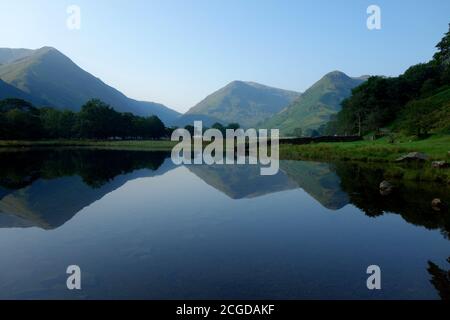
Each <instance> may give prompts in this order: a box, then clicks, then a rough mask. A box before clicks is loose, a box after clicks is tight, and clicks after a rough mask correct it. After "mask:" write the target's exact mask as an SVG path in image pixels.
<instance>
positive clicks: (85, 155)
mask: <svg viewBox="0 0 450 320" xmlns="http://www.w3.org/2000/svg"><path fill="white" fill-rule="evenodd" d="M169 156H170V154H169V153H168V152H144V151H118V150H95V151H93V150H89V149H43V150H28V151H21V152H5V151H3V152H2V153H1V156H0V227H3V228H6V227H30V226H37V227H41V228H44V229H53V228H57V227H58V226H61V225H62V224H64V223H65V222H66V221H68V220H69V219H71V218H72V217H73V216H74V215H75V214H76V213H77V212H78V211H80V210H81V209H82V208H84V207H86V206H88V205H89V204H91V203H93V202H95V201H97V200H99V199H101V198H102V197H104V196H105V195H106V194H108V193H110V192H112V191H113V190H116V189H118V188H119V187H121V186H122V185H124V184H125V183H126V182H127V181H130V180H134V179H137V178H140V177H151V176H156V175H162V174H164V173H166V172H168V171H170V170H172V169H174V168H175V166H174V165H173V163H172V162H171V161H170V158H169ZM187 167H188V169H189V171H190V172H192V173H193V174H195V175H196V176H197V177H199V178H200V179H202V180H203V181H204V182H205V183H207V184H208V185H210V186H212V187H214V188H215V189H216V190H218V191H220V192H222V193H224V194H226V195H227V196H228V197H230V198H231V199H245V198H255V197H261V196H264V195H268V194H271V193H276V192H282V191H287V190H293V189H296V188H301V189H303V190H304V191H305V192H307V193H308V194H309V195H310V196H312V197H313V198H314V199H315V200H316V201H318V203H320V204H321V205H322V206H323V207H325V208H327V209H330V210H339V209H341V208H343V207H345V206H346V205H347V204H353V205H355V206H356V207H358V208H359V209H361V210H362V211H363V212H364V213H365V214H366V215H367V216H370V217H376V216H380V215H383V214H384V213H386V212H389V213H397V214H400V215H401V216H402V217H403V218H404V219H405V220H406V221H408V222H409V223H412V224H414V225H419V226H424V227H426V228H428V229H440V230H441V231H442V233H443V234H444V235H445V236H446V237H448V236H449V231H450V219H449V218H450V216H449V214H448V212H439V213H437V212H435V211H434V210H432V208H431V206H430V203H431V200H432V199H434V198H441V199H443V200H444V202H447V203H448V202H449V200H450V199H449V194H450V189H449V188H448V187H446V186H442V185H439V184H432V183H416V182H404V181H403V182H402V181H398V182H396V188H395V189H394V192H393V193H392V194H390V195H389V196H382V195H381V194H380V192H379V189H378V186H379V183H380V181H382V180H383V171H384V169H383V168H381V167H377V166H373V165H372V166H370V165H367V164H365V165H362V164H354V163H344V162H342V163H334V164H328V163H319V162H310V161H291V160H282V161H281V163H280V168H281V170H280V171H279V173H278V174H276V175H274V176H261V175H260V168H259V166H251V165H234V166H229V165H212V166H207V165H190V166H187Z"/></svg>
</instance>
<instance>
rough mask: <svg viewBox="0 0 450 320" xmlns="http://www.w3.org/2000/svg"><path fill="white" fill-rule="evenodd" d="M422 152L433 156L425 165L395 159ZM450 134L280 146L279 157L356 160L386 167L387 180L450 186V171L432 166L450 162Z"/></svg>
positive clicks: (384, 169)
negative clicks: (401, 138) (424, 137)
mask: <svg viewBox="0 0 450 320" xmlns="http://www.w3.org/2000/svg"><path fill="white" fill-rule="evenodd" d="M414 151H417V152H422V153H425V154H427V155H428V156H429V157H430V160H429V161H427V162H425V163H423V164H422V163H413V164H404V163H397V162H396V161H395V160H396V159H398V158H399V157H400V156H402V155H404V154H406V153H409V152H414ZM449 151H450V135H442V136H432V137H430V138H428V139H423V140H411V139H410V138H404V140H403V141H397V142H396V143H389V142H388V140H387V139H380V140H376V141H357V142H338V143H317V144H308V145H289V144H287V145H281V146H280V158H281V159H292V160H319V161H320V160H321V161H355V162H365V163H372V164H373V165H378V166H381V167H382V168H383V171H384V175H385V177H386V178H395V179H403V180H414V181H437V182H443V183H447V184H450V169H448V168H447V169H435V168H432V167H431V163H430V162H431V161H433V160H446V161H449V160H450V154H449Z"/></svg>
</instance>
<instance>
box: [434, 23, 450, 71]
mask: <svg viewBox="0 0 450 320" xmlns="http://www.w3.org/2000/svg"><path fill="white" fill-rule="evenodd" d="M436 48H437V49H438V51H437V52H436V53H435V54H434V56H433V59H434V60H435V61H436V62H437V63H438V64H440V65H443V66H446V67H448V66H449V65H450V24H449V31H448V32H447V33H446V34H445V35H444V37H443V38H442V40H441V41H440V42H439V43H438V44H437V45H436Z"/></svg>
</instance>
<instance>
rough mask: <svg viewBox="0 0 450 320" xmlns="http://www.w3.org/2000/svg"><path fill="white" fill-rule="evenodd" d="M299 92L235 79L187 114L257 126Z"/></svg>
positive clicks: (283, 106) (244, 125)
mask: <svg viewBox="0 0 450 320" xmlns="http://www.w3.org/2000/svg"><path fill="white" fill-rule="evenodd" d="M299 95H300V94H299V93H298V92H294V91H287V90H282V89H277V88H272V87H268V86H265V85H261V84H258V83H254V82H244V81H233V82H231V83H230V84H228V85H227V86H225V87H224V88H222V89H220V90H218V91H216V92H214V93H213V94H211V95H209V96H208V97H206V98H205V99H204V100H203V101H201V102H200V103H198V104H197V105H196V106H195V107H193V108H191V109H190V110H189V111H188V112H187V113H186V116H191V117H192V115H203V116H208V117H211V118H213V119H218V120H219V121H220V122H222V123H224V124H228V123H236V122H237V123H239V124H240V125H241V126H242V127H254V126H255V125H256V124H257V123H259V122H261V121H263V120H264V119H266V118H268V117H271V116H273V115H274V114H276V113H277V112H279V111H281V110H282V109H283V108H285V107H287V106H288V105H289V104H290V103H292V102H293V101H294V100H295V99H296V98H298V97H299Z"/></svg>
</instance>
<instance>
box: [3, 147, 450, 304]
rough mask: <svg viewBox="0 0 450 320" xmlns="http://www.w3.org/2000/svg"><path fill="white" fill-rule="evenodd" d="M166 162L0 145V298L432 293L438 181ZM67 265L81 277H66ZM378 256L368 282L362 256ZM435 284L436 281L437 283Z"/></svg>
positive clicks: (320, 167) (355, 167)
mask: <svg viewBox="0 0 450 320" xmlns="http://www.w3.org/2000/svg"><path fill="white" fill-rule="evenodd" d="M280 168H281V170H280V172H279V173H278V174H277V175H275V176H261V175H260V170H259V169H260V168H259V167H258V166H254V165H228V166H221V165H216V166H206V165H191V166H175V165H174V164H173V163H172V161H171V159H170V155H169V154H168V153H164V152H144V151H115V150H90V149H62V148H61V149H36V150H16V151H6V150H2V151H0V299H52V298H58V299H440V298H441V297H443V296H445V294H446V293H445V292H447V294H448V290H449V289H448V285H449V283H448V278H446V277H445V274H446V272H447V270H448V269H449V264H448V262H447V259H448V258H449V256H450V242H449V231H450V216H449V214H448V213H443V212H436V211H434V210H433V209H432V208H431V201H432V200H433V199H434V198H441V199H443V200H444V201H446V202H447V203H449V202H450V199H449V197H450V192H449V188H447V187H444V186H442V185H434V184H431V183H415V182H397V185H396V188H395V189H394V191H393V192H392V193H391V194H389V195H385V196H383V195H381V194H380V191H379V189H378V186H379V184H380V182H381V181H382V180H383V168H379V167H378V168H375V167H372V166H369V165H367V164H365V165H359V164H350V163H319V162H305V161H281V163H280ZM69 265H78V266H80V268H81V272H82V277H81V279H82V280H81V283H82V290H79V291H77V290H73V291H70V290H68V289H67V287H66V280H67V277H68V274H66V269H67V267H68V266H69ZM370 265H378V266H380V268H381V283H382V289H381V290H368V289H367V285H366V280H367V278H368V277H369V275H368V274H367V273H366V271H367V267H368V266H370ZM446 290H447V291H446Z"/></svg>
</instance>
